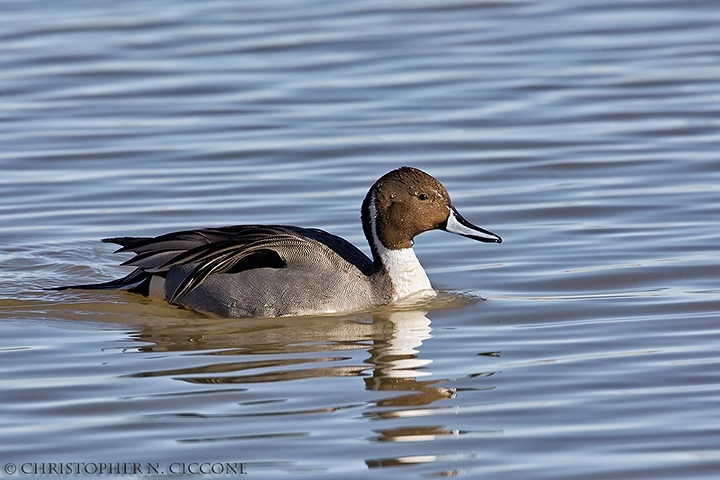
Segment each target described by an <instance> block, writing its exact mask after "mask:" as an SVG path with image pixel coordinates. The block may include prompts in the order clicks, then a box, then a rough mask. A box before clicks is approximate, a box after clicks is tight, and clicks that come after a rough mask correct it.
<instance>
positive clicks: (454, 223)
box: [440, 207, 502, 243]
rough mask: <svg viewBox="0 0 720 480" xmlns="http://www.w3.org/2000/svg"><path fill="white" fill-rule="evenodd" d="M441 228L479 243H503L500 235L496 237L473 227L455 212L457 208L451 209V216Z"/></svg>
mask: <svg viewBox="0 0 720 480" xmlns="http://www.w3.org/2000/svg"><path fill="white" fill-rule="evenodd" d="M440 228H442V229H443V230H445V231H446V232H450V233H454V234H456V235H462V236H463V237H468V238H472V239H473V240H477V241H479V242H488V243H502V238H500V237H499V236H498V235H495V234H494V233H492V232H489V231H487V230H485V229H483V228H480V227H478V226H476V225H473V224H472V223H470V222H468V221H467V220H465V219H464V218H463V216H462V215H460V213H459V212H458V211H457V210H455V207H450V215H449V216H448V219H447V220H446V221H445V225H441V226H440Z"/></svg>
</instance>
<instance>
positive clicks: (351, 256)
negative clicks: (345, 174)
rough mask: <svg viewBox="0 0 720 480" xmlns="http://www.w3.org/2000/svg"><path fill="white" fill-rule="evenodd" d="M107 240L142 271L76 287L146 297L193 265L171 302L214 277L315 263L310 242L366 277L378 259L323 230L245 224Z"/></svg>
mask: <svg viewBox="0 0 720 480" xmlns="http://www.w3.org/2000/svg"><path fill="white" fill-rule="evenodd" d="M103 241H104V242H109V243H115V244H118V245H120V246H121V248H120V249H118V250H117V252H134V253H135V254H136V255H135V256H134V257H133V258H131V259H130V260H128V261H126V262H124V263H123V264H122V265H127V266H133V267H136V270H135V271H133V272H132V273H131V274H129V275H128V276H126V277H124V278H122V279H119V280H115V281H112V282H107V283H105V284H96V285H81V286H75V288H125V289H129V290H131V291H135V292H139V293H142V292H143V291H144V290H145V287H146V286H148V285H149V282H150V279H151V277H152V276H154V275H160V276H165V275H166V274H167V272H168V270H169V269H170V268H172V267H175V266H179V265H192V268H191V269H189V271H188V273H187V274H186V275H185V277H184V278H183V279H182V280H181V281H180V283H179V284H178V285H177V287H176V288H175V290H174V292H173V293H172V295H170V297H169V298H168V301H169V302H170V303H174V302H175V301H176V300H177V299H178V298H180V297H181V296H183V295H185V294H187V293H189V292H191V291H192V290H194V289H195V288H197V287H198V286H199V285H200V284H202V282H203V281H204V280H205V279H206V278H207V277H208V276H210V275H213V274H218V273H239V272H242V271H245V270H251V269H255V268H283V267H286V266H287V265H288V264H289V263H293V264H294V263H299V262H312V261H313V258H312V253H311V252H312V249H310V248H309V244H311V243H313V241H317V242H319V243H321V244H323V245H324V246H325V247H327V248H328V249H330V250H331V251H333V252H334V253H335V254H337V255H338V256H339V257H340V258H342V259H343V260H344V261H346V262H349V263H352V264H353V265H356V266H357V267H358V269H359V270H360V271H361V272H363V273H364V274H366V275H369V274H370V273H371V271H372V261H371V260H370V259H369V258H368V257H367V256H366V255H365V254H363V253H362V252H361V251H360V250H358V249H357V248H356V247H355V246H354V245H352V244H351V243H350V242H348V241H347V240H345V239H343V238H340V237H337V236H335V235H332V234H330V233H327V232H325V231H322V230H318V229H306V228H300V227H288V226H280V225H239V226H233V227H222V228H209V229H202V230H186V231H181V232H174V233H169V234H165V235H160V236H158V237H117V238H107V239H103ZM146 284H147V285H146ZM70 288H73V287H70Z"/></svg>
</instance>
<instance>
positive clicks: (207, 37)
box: [0, 0, 720, 479]
mask: <svg viewBox="0 0 720 480" xmlns="http://www.w3.org/2000/svg"><path fill="white" fill-rule="evenodd" d="M0 12H1V13H2V15H1V17H2V21H0V23H1V25H2V28H1V29H0V144H2V149H0V167H1V168H2V175H0V359H1V360H0V399H1V400H0V401H1V402H2V405H3V410H2V413H1V414H0V423H1V424H2V425H3V428H2V429H1V430H0V431H1V433H0V438H1V439H2V442H0V461H2V463H3V465H2V466H3V468H5V467H6V465H7V464H10V463H12V464H14V465H16V467H18V468H20V467H21V466H22V465H24V464H26V463H30V464H32V465H35V464H42V463H43V462H45V463H47V462H65V463H68V462H76V463H77V462H87V463H90V464H94V463H100V462H139V463H141V464H142V465H143V466H144V465H146V464H148V463H150V464H153V465H157V466H158V467H159V469H160V470H161V471H163V472H165V474H166V475H168V476H172V477H173V478H179V477H182V476H183V475H172V474H173V473H176V471H172V472H171V471H170V465H173V464H175V463H178V462H185V463H188V464H189V463H191V462H210V463H214V462H219V463H233V462H238V463H244V464H245V466H246V469H247V474H246V475H247V478H271V479H276V478H291V477H293V478H294V477H297V476H304V477H306V478H343V479H347V478H387V477H388V476H392V477H393V478H436V477H446V476H458V477H466V478H518V479H528V478H532V479H577V478H584V479H611V478H612V479H619V478H628V479H630V478H632V479H640V478H648V479H700V478H707V479H710V478H715V476H716V475H717V472H718V471H720V413H718V412H719V410H718V408H717V406H718V404H719V402H720V377H719V376H718V371H720V368H718V367H719V366H720V354H718V351H719V347H720V300H719V294H720V286H719V285H718V272H720V252H719V251H718V245H720V233H719V230H718V228H717V219H718V211H719V208H720V157H719V154H718V152H720V134H719V133H718V132H719V131H720V130H719V127H720V83H719V82H718V78H720V47H718V45H720V7H718V6H716V5H715V4H713V3H712V2H702V1H664V2H644V1H640V0H635V1H623V2H613V1H610V2H608V1H602V2H601V1H595V0H587V1H570V0H556V1H528V2H524V1H480V2H471V1H463V0H461V1H451V2H434V1H419V2H410V1H396V2H392V3H388V2H379V1H372V0H361V1H357V2H341V3H337V2H328V1H322V0H318V1H298V2H245V1H243V2H227V1H220V0H218V1H208V2H168V1H163V0H154V1H149V2H148V1H142V2H140V1H125V2H120V3H117V2H82V1H71V2H62V4H60V3H57V2H49V1H47V0H26V1H23V2H5V3H3V4H2V5H0ZM400 165H413V166H415V167H418V168H421V169H424V170H426V171H427V172H429V173H430V174H432V175H434V176H436V177H437V178H439V179H440V180H441V181H442V182H443V183H444V184H445V185H446V186H447V187H448V189H449V191H450V194H451V196H452V198H453V200H454V203H455V205H456V206H457V208H458V209H459V210H460V211H461V212H462V213H463V215H464V216H465V217H467V218H468V219H469V220H471V221H473V222H474V223H477V224H479V225H481V226H483V227H486V228H488V229H490V230H492V231H494V232H496V233H498V234H499V235H501V236H502V237H503V240H504V242H503V243H502V244H501V245H486V244H480V243H477V242H472V241H470V240H468V239H465V238H461V237H456V236H451V235H447V234H445V233H442V232H431V233H426V234H423V235H422V236H420V237H418V238H417V239H416V243H415V249H416V252H417V255H418V257H419V258H420V260H421V262H422V263H423V265H424V266H425V267H426V269H427V271H428V274H429V276H430V278H431V280H432V281H433V284H434V285H435V286H436V287H437V288H438V289H440V290H441V291H442V292H443V293H442V294H441V295H440V296H439V297H438V299H436V300H434V301H432V302H429V303H428V304H425V305H420V306H415V307H413V308H385V309H380V310H378V311H376V312H370V313H360V314H357V315H347V316H343V317H318V318H301V319H298V318H296V319H290V318H287V319H275V320H242V319H233V320H217V319H209V318H205V317H203V316H201V315H199V314H196V313H193V312H190V311H186V310H179V309H176V308H174V307H171V306H168V305H165V304H163V303H161V302H157V301H151V300H148V299H144V298H142V297H137V296H133V295H130V294H125V293H118V292H110V293H108V292H74V291H66V292H53V291H47V290H44V289H45V288H47V287H50V286H55V285H62V284H67V283H79V282H90V281H103V280H108V279H111V278H114V277H117V276H120V275H122V274H123V273H124V272H126V270H124V269H122V268H120V267H118V266H117V265H118V263H119V262H121V261H122V260H124V259H126V258H127V257H126V256H123V255H112V250H113V249H112V247H111V246H109V245H107V244H102V243H100V242H99V241H98V240H99V239H100V238H102V237H112V236H120V235H134V236H140V235H156V234H161V233H165V232H167V231H171V230H175V229H186V228H194V227H207V226H220V225H232V224H240V223H284V224H293V225H302V226H313V227H318V228H323V229H326V230H328V231H331V232H333V233H336V234H338V235H341V236H343V237H345V238H347V239H348V240H350V241H352V242H353V243H355V244H356V245H358V246H359V247H361V248H362V249H363V250H364V251H365V252H368V250H369V249H368V247H367V245H366V244H365V240H364V238H363V236H362V231H361V228H360V223H359V208H360V203H361V201H362V198H363V196H364V195H365V192H366V191H367V189H368V188H369V186H370V185H371V184H372V182H373V181H374V180H375V179H377V178H378V177H379V176H380V175H382V174H384V173H385V172H387V171H389V170H391V169H393V168H396V167H398V166H400ZM368 253H369V252H368ZM147 474H148V470H147V468H145V470H144V472H143V474H138V475H129V474H128V475H122V476H123V477H126V478H129V477H133V476H134V477H143V478H146V477H147V476H148V475H147ZM2 475H5V471H3V473H0V476H2ZM20 476H25V477H32V476H34V475H25V474H24V473H23V472H22V471H20V472H17V473H16V474H15V475H14V477H20ZM155 476H156V477H157V476H160V475H155ZM186 476H187V477H189V478H196V477H198V475H192V474H188V475H186ZM202 476H203V477H207V475H202ZM219 476H224V477H227V476H226V475H219ZM211 477H212V476H211Z"/></svg>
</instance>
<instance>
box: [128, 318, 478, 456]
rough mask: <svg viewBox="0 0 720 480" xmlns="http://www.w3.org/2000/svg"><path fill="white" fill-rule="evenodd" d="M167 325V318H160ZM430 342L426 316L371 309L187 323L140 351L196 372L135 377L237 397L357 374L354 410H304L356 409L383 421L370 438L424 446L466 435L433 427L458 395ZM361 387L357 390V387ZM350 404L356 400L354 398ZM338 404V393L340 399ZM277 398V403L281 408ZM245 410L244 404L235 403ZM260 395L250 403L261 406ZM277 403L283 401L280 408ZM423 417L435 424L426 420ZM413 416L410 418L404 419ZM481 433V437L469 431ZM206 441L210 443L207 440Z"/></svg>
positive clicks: (151, 337)
mask: <svg viewBox="0 0 720 480" xmlns="http://www.w3.org/2000/svg"><path fill="white" fill-rule="evenodd" d="M166 320H167V319H166ZM431 337H432V328H431V321H430V319H429V318H428V316H427V312H426V311H424V310H400V311H380V312H374V314H373V315H371V316H361V315H359V316H347V317H307V318H276V319H262V320H260V319H252V320H222V321H219V320H211V319H197V318H195V319H187V320H186V321H183V322H180V321H176V322H175V323H174V325H169V324H168V323H167V322H166V321H163V322H158V323H157V324H154V325H152V324H148V325H144V326H143V327H142V328H141V330H140V331H139V332H138V333H137V336H136V339H137V340H138V341H140V342H143V343H144V344H145V345H144V346H142V347H139V348H138V350H140V351H143V352H155V353H159V352H192V354H193V355H195V354H197V355H199V356H200V357H201V358H202V360H199V361H193V362H192V363H193V365H192V366H187V367H181V368H171V369H158V370H153V371H145V372H139V373H136V374H135V375H136V376H139V377H164V376H170V377H172V378H174V379H176V380H180V381H183V382H188V383H191V384H197V385H202V384H208V385H214V386H219V385H224V386H225V387H230V386H232V387H233V388H236V387H240V388H242V390H241V391H246V389H248V388H249V389H250V390H252V384H257V383H264V382H284V381H291V380H299V379H313V378H329V377H360V378H362V380H363V381H364V389H365V391H366V392H387V395H384V396H383V395H382V394H377V395H367V394H366V395H364V398H365V400H364V401H363V402H361V403H353V404H352V405H347V404H345V405H334V406H332V405H327V404H325V405H317V406H315V408H312V410H308V411H307V413H314V414H316V413H320V412H322V411H326V412H333V411H336V410H341V409H345V408H361V409H362V413H361V416H362V417H364V418H366V419H367V420H369V421H381V422H382V423H378V424H377V425H378V427H380V428H378V429H372V432H373V435H372V436H371V437H370V438H369V440H370V441H377V442H426V441H429V440H434V439H436V438H447V437H448V436H461V435H465V434H467V433H468V432H465V431H459V430H457V429H452V428H449V427H446V426H443V425H437V424H435V422H437V419H438V415H441V414H442V412H444V411H446V409H451V408H453V407H452V405H451V404H450V403H447V404H444V405H443V404H442V403H440V404H436V403H437V402H439V401H441V400H447V399H450V398H452V397H453V396H454V395H455V393H456V390H455V388H452V387H450V386H448V384H449V383H452V382H451V381H450V380H449V379H446V378H437V376H433V375H432V371H431V368H432V362H433V360H432V358H429V357H428V356H427V355H423V348H422V347H423V343H424V342H426V341H427V340H428V339H430V338H431ZM359 385H362V384H359ZM346 397H347V398H358V397H359V396H358V395H353V394H352V393H350V394H348V395H346ZM336 398H337V397H336ZM277 401H278V399H277V397H274V402H275V403H277ZM238 403H239V404H240V405H244V402H238ZM260 403H262V399H258V398H254V400H253V402H252V404H253V405H258V404H260ZM282 403H283V402H282V401H281V404H282ZM272 410H273V411H272V412H269V411H267V412H264V413H258V412H255V413H249V412H245V411H239V412H237V414H228V413H225V414H223V415H224V416H231V417H244V416H257V415H289V414H292V415H297V414H303V413H305V410H292V411H285V410H282V411H277V410H276V409H272ZM424 417H428V419H430V418H432V419H434V422H429V423H424V422H423V421H422V420H420V419H421V418H424ZM391 419H396V420H397V419H407V420H408V421H410V423H411V425H403V426H399V427H398V426H394V425H393V426H392V427H389V428H382V425H383V423H384V422H383V421H385V420H391ZM410 419H412V420H410ZM474 433H475V434H477V433H478V432H474ZM206 440H207V441H209V439H206ZM417 460H418V459H410V460H408V459H404V460H401V459H392V458H391V459H382V460H368V461H367V462H366V463H367V465H368V467H370V468H372V467H381V466H388V465H404V464H411V463H414V462H415V461H417Z"/></svg>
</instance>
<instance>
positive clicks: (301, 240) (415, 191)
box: [61, 167, 502, 317]
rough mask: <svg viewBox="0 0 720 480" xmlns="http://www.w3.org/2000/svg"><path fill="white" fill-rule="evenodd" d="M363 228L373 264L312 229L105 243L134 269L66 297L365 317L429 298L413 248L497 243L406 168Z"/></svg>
mask: <svg viewBox="0 0 720 480" xmlns="http://www.w3.org/2000/svg"><path fill="white" fill-rule="evenodd" d="M361 218H362V225H363V231H364V233H365V237H366V238H367V241H368V243H369V244H370V249H371V250H372V257H373V258H372V259H370V258H368V257H367V256H366V255H365V254H363V253H362V252H361V251H360V250H359V249H357V248H356V247H355V246H354V245H352V244H351V243H350V242H348V241H347V240H345V239H343V238H340V237H338V236H336V235H332V234H330V233H327V232H325V231H323V230H319V229H316V228H301V227H293V226H283V225H238V226H232V227H222V228H206V229H202V230H186V231H181V232H174V233H168V234H165V235H160V236H158V237H118V238H105V239H103V242H109V243H115V244H118V245H121V248H120V249H119V250H117V252H134V253H135V254H136V255H135V256H134V257H133V258H131V259H130V260H128V261H126V262H124V263H123V264H122V265H128V266H133V267H136V268H135V270H134V271H133V272H131V273H130V274H129V275H127V276H126V277H123V278H121V279H118V280H114V281H111V282H106V283H100V284H92V285H75V286H70V287H61V289H65V288H85V289H88V288H89V289H105V288H111V289H123V290H128V291H131V292H135V293H140V294H143V295H150V296H155V297H160V298H162V299H164V300H166V301H168V302H169V303H171V304H174V305H179V306H182V307H185V308H190V309H193V310H197V311H200V312H203V313H207V314H210V315H215V316H219V317H277V316H287V315H292V316H295V315H313V314H323V313H340V312H350V311H358V310H366V309H371V308H375V307H378V306H381V305H386V304H388V303H391V302H394V301H397V300H400V299H404V298H406V297H410V296H413V295H416V294H421V293H432V292H433V289H432V286H431V285H430V281H429V280H428V277H427V275H426V274H425V270H423V268H422V266H421V265H420V262H419V261H418V259H417V257H416V256H415V252H414V251H413V249H412V244H413V238H415V236H416V235H419V234H420V233H423V232H426V231H428V230H434V229H440V230H445V231H446V232H450V233H455V234H457V235H462V236H465V237H468V238H472V239H473V240H478V241H481V242H494V243H500V242H502V240H501V238H500V237H499V236H497V235H495V234H494V233H492V232H489V231H487V230H484V229H482V228H480V227H477V226H475V225H473V224H471V223H470V222H468V221H467V220H465V219H464V218H463V217H462V216H461V215H460V214H459V213H458V211H457V210H456V209H455V207H453V205H452V203H451V202H450V196H449V195H448V192H447V190H446V189H445V187H443V185H442V184H441V183H440V182H439V181H437V180H436V179H435V178H433V177H432V176H430V175H428V174H427V173H425V172H423V171H421V170H418V169H416V168H411V167H401V168H399V169H397V170H393V171H391V172H389V173H387V174H385V175H383V176H382V177H381V178H380V179H378V180H377V181H376V182H375V184H374V185H373V186H372V187H371V188H370V191H369V192H368V193H367V195H366V196H365V200H364V201H363V203H362V214H361Z"/></svg>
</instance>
